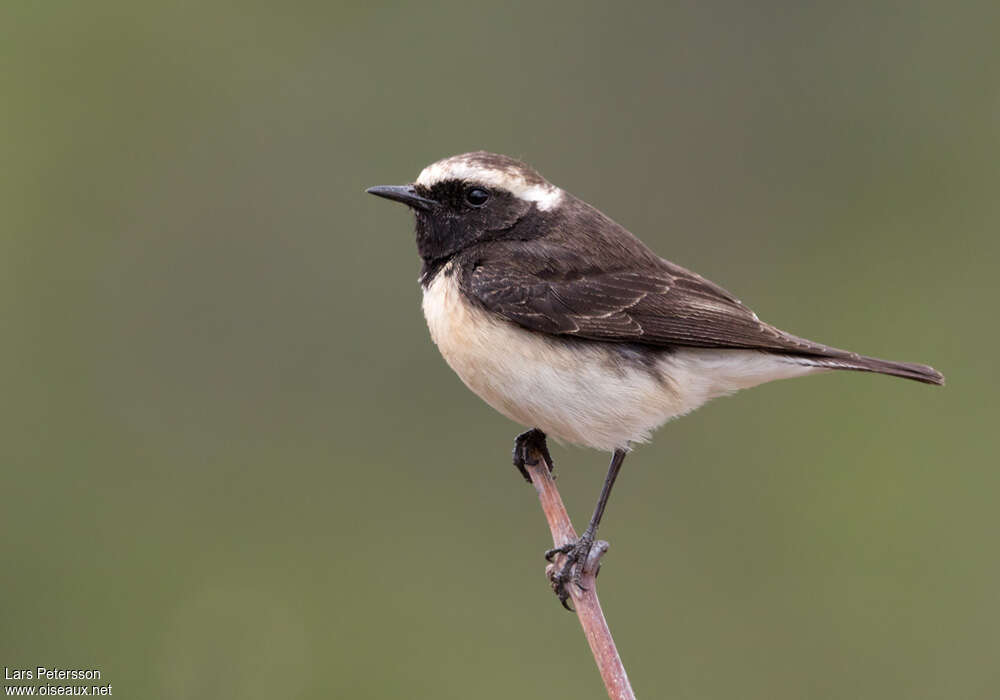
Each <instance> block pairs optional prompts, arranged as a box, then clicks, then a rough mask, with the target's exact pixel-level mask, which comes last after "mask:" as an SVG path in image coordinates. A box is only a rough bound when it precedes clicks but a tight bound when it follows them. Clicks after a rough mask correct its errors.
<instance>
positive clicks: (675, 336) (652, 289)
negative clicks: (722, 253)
mask: <svg viewBox="0 0 1000 700" xmlns="http://www.w3.org/2000/svg"><path fill="white" fill-rule="evenodd" d="M518 253H519V254H517V255H516V256H513V257H511V258H508V259H506V260H492V261H480V262H479V263H478V264H477V265H474V266H473V267H472V269H471V270H470V274H468V275H467V276H466V277H465V279H463V285H464V286H465V287H466V289H467V291H468V292H469V294H470V295H471V296H472V297H473V298H474V299H476V300H477V301H478V302H479V303H480V304H482V305H483V306H484V307H485V308H486V309H488V310H490V311H492V312H493V313H496V314H499V315H500V316H502V317H504V318H506V319H508V320H510V321H512V322H514V323H517V324H519V325H521V326H523V327H525V328H529V329H531V330H534V331H540V332H543V333H550V334H553V335H569V336H577V337H580V338H588V339H591V340H602V341H616V342H632V343H643V344H647V345H655V346H670V345H687V346H696V347H709V348H747V349H761V350H769V351H779V352H780V351H785V352H789V353H793V354H807V355H822V356H828V357H851V356H854V354H853V353H848V352H846V351H843V350H837V349H835V348H831V347H828V346H825V345H821V344H819V343H813V342H810V341H808V340H804V339H802V338H797V337H795V336H793V335H790V334H788V333H785V332H783V331H780V330H778V329H777V328H775V327H774V326H771V325H770V324H767V323H764V322H762V321H760V320H759V319H758V318H757V316H756V314H754V313H753V312H752V311H751V310H750V309H748V308H747V307H745V306H744V305H743V304H741V303H740V301H739V300H738V299H736V297H734V296H733V295H732V294H730V293H729V292H727V291H726V290H725V289H723V288H721V287H719V286H718V285H715V284H713V283H712V282H709V281H708V280H706V279H704V278H703V277H701V276H699V275H696V274H695V273H693V272H690V271H688V270H685V269H684V268H682V267H680V266H679V265H674V264H673V263H670V262H668V261H666V260H659V261H658V262H657V263H649V262H644V264H643V265H642V266H641V267H640V268H639V269H621V268H617V269H616V268H612V269H595V268H594V267H593V266H592V265H591V266H590V267H585V263H583V262H582V261H580V260H577V261H575V262H576V263H577V264H574V261H573V260H572V259H569V260H567V259H566V258H565V257H562V256H560V257H559V258H558V260H555V259H553V258H552V257H550V256H538V257H535V256H533V255H532V254H531V253H530V252H528V251H526V250H524V249H522V250H520V251H518Z"/></svg>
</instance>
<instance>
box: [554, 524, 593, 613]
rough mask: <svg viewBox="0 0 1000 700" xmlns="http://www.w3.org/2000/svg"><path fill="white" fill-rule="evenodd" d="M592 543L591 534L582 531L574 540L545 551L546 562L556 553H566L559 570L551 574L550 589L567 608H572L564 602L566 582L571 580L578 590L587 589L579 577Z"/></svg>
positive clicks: (566, 597)
mask: <svg viewBox="0 0 1000 700" xmlns="http://www.w3.org/2000/svg"><path fill="white" fill-rule="evenodd" d="M593 545H594V540H593V536H592V535H589V534H588V533H584V536H583V537H581V538H580V539H578V540H577V541H576V542H568V543H566V544H564V545H562V546H561V547H555V548H553V549H550V550H548V551H546V552H545V559H546V561H548V562H552V560H553V559H554V558H555V556H556V555H557V554H564V555H566V561H564V562H563V564H562V566H561V567H559V571H558V572H555V573H554V574H553V575H552V589H553V590H554V591H555V593H556V595H557V596H558V597H559V602H560V603H562V606H563V607H564V608H566V609H567V610H572V608H570V607H569V606H568V605H567V604H566V601H567V600H568V599H569V590H568V587H567V584H568V583H570V582H572V583H573V584H574V585H575V586H576V587H577V588H578V589H579V590H581V591H586V590H587V587H586V586H584V585H583V583H581V578H582V574H583V569H584V567H585V566H586V565H587V560H588V558H589V555H590V550H591V548H592V547H593Z"/></svg>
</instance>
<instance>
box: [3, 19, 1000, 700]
mask: <svg viewBox="0 0 1000 700" xmlns="http://www.w3.org/2000/svg"><path fill="white" fill-rule="evenodd" d="M998 22H1000V8H998V6H997V4H996V3H995V2H991V1H990V2H982V3H978V4H977V3H972V2H969V3H931V2H922V3H921V2H916V3H894V2H877V3H826V4H823V5H818V4H816V5H814V4H804V3H798V2H764V3H756V4H753V5H751V4H748V3H742V2H722V3H698V2H682V3H645V4H630V5H627V6H626V5H618V4H611V3H609V4H601V3H581V2H565V3H562V4H548V3H540V4H530V5H527V4H526V5H523V6H515V5H510V4H506V3H485V4H482V5H478V6H477V5H475V4H469V3H463V2H446V3H438V4H429V3H420V4H417V3H414V4H404V3H394V4H393V3H388V4H379V3H360V2H353V3H343V4H341V3H328V2H316V1H315V0H313V1H308V0H306V1H300V2H288V3H281V4H278V3H265V2H243V3H231V2H207V3H206V2H203V3H194V2H179V3H162V4H155V3H133V2H118V3H105V2H86V3H83V2H78V3H61V2H30V3H29V2H20V1H15V0H10V1H8V2H6V3H4V5H3V8H2V10H0V56H2V61H3V71H2V74H0V81H2V82H0V115H2V116H0V126H2V129H3V132H2V138H0V163H2V165H0V208H2V217H0V224H2V230H0V284H2V292H0V305H2V315H0V318H2V327H3V341H2V344H0V390H2V393H3V401H2V403H0V411H2V414H3V415H2V422H0V425H2V428H0V430H2V433H0V479H2V481H0V493H2V499H0V546H2V564H0V665H5V666H8V667H12V668H13V667H33V666H36V665H45V666H57V665H58V666H65V667H85V666H96V667H98V668H100V669H101V670H102V672H103V674H104V679H105V681H106V682H110V683H112V684H113V685H114V694H115V695H116V696H120V697H126V698H277V697H287V698H328V697H343V698H435V699H437V698H463V699H464V698H483V699H489V698H521V697H523V698H536V697H574V698H600V697H603V692H604V691H603V689H602V688H601V686H600V681H599V678H598V676H597V673H596V670H595V669H594V668H593V661H592V659H591V657H590V655H589V653H588V651H587V649H586V646H585V643H584V640H583V637H582V635H581V633H580V630H579V628H578V625H577V623H576V621H575V619H574V618H573V617H571V616H570V615H568V614H566V613H564V612H563V611H562V610H561V609H560V608H559V605H558V603H557V601H556V600H555V598H554V597H553V596H552V595H551V593H550V592H549V591H548V589H547V586H546V584H545V582H544V580H543V576H542V569H543V562H542V560H541V552H542V550H543V549H545V547H546V546H548V545H549V542H550V540H549V539H548V532H547V529H546V526H545V523H544V521H543V519H542V516H541V514H540V511H539V508H538V504H537V501H536V499H535V495H534V493H533V491H532V490H531V489H530V488H529V487H527V486H526V485H525V484H524V483H523V482H522V481H521V480H520V478H519V477H518V476H517V474H516V472H515V471H514V469H513V468H512V467H511V466H510V460H509V452H510V446H511V440H512V438H513V437H514V435H515V434H516V433H517V432H518V431H519V430H520V428H519V427H518V426H516V425H514V424H512V423H510V422H508V421H507V420H505V419H504V418H502V417H500V416H499V415H497V414H496V413H494V412H493V411H492V410H491V409H489V408H488V407H487V406H486V405H485V404H483V403H481V402H480V400H479V399H477V398H476V397H474V396H473V395H472V394H470V393H469V392H468V391H467V390H466V389H465V388H464V387H463V386H462V384H461V383H460V381H459V380H458V379H457V378H456V377H455V376H454V375H453V374H452V373H451V371H450V370H449V369H448V368H447V366H446V365H445V364H444V362H443V361H442V360H441V358H440V357H439V356H438V354H437V352H436V350H435V348H434V347H433V345H432V343H431V341H430V339H429V337H428V334H427V331H426V328H425V326H424V321H423V319H422V317H421V313H420V308H419V301H420V293H419V289H418V286H417V284H416V277H417V273H418V269H419V262H418V260H417V257H416V254H415V247H414V243H413V238H412V221H411V217H410V215H409V214H408V213H407V212H406V211H405V210H404V209H403V208H401V207H398V206H392V205H390V204H387V203H386V202H384V201H379V200H376V199H374V198H372V197H369V196H367V195H365V194H364V193H363V190H364V188H365V187H367V186H370V185H374V184H397V183H402V182H408V181H411V180H412V179H413V178H415V177H416V175H417V173H418V172H419V171H420V169H421V168H422V167H423V166H424V165H425V164H427V163H429V162H431V161H433V160H436V159H438V158H441V157H444V156H446V155H451V154H454V153H459V152H463V151H467V150H472V149H478V148H485V149H489V150H494V151H499V152H503V153H508V154H511V155H515V156H519V157H522V158H524V159H525V160H527V161H528V162H530V163H532V164H533V165H535V166H536V167H537V168H538V169H539V170H540V171H541V172H542V173H543V174H544V175H546V176H547V177H548V178H549V179H550V180H552V181H553V182H555V183H557V184H559V185H561V186H563V187H565V188H566V189H568V190H570V191H572V192H574V193H576V194H578V195H580V196H581V197H583V198H585V199H587V200H588V201H590V202H592V203H594V204H595V205H597V206H598V207H600V208H601V209H603V210H604V211H605V212H607V213H608V214H609V215H611V216H612V217H614V218H615V219H617V220H618V221H620V222H621V223H623V224H624V225H626V226H627V227H629V228H630V229H631V230H633V231H634V232H636V233H637V234H638V235H640V236H641V237H642V238H643V239H644V240H645V241H646V242H647V243H649V244H650V245H651V246H652V247H653V248H654V249H656V250H657V251H658V252H660V253H661V254H663V255H664V256H666V257H669V258H671V259H672V260H675V261H677V262H679V263H681V264H683V265H686V266H688V267H691V268H693V269H695V270H697V271H699V272H701V273H702V274H704V275H706V276H708V277H709V278H711V279H714V280H716V281H718V282H720V283H722V284H724V285H725V286H726V287H728V288H730V289H731V290H732V291H734V292H735V293H736V294H737V295H739V296H740V297H742V298H743V299H744V300H745V301H747V302H748V303H749V304H750V305H752V306H753V307H754V308H755V309H757V310H758V312H759V313H760V314H761V316H762V317H764V318H766V319H768V320H770V321H772V322H774V323H776V324H778V325H780V326H782V327H784V328H787V329H789V330H791V331H793V332H795V333H798V334H801V335H805V336H808V337H812V338H815V339H817V340H820V341H824V342H829V343H834V344H838V345H842V346H848V347H850V348H852V349H856V350H859V351H862V352H866V353H870V354H875V355H880V356H885V357H890V358H893V359H900V360H914V361H923V362H928V363H931V364H934V365H935V366H937V367H938V368H939V369H941V370H942V371H943V372H944V373H945V374H946V375H947V377H948V381H949V386H947V387H946V388H944V389H934V388H930V387H927V386H923V385H919V384H916V383H909V382H903V381H898V380H892V379H889V378H885V377H874V376H866V375H852V374H839V375H836V376H834V375H829V376H823V377H818V378H811V379H804V380H799V381H795V382H779V383H776V384H772V385H768V386H765V387H761V388H759V389H756V390H754V391H751V392H745V393H743V394H740V395H738V396H737V397H735V398H731V399H725V400H719V401H717V402H715V403H713V404H710V405H709V406H707V407H705V408H704V409H702V410H701V411H699V412H698V413H696V414H694V415H692V416H690V417H688V418H684V419H683V420H680V421H678V422H676V423H672V424H670V425H668V426H667V427H666V428H664V429H662V430H661V431H660V432H659V433H658V434H657V436H656V440H655V442H654V443H653V444H652V445H650V446H646V447H643V448H641V449H639V450H638V451H637V452H636V453H635V454H634V455H633V456H632V457H631V458H630V459H629V461H628V462H627V463H626V466H625V470H624V473H623V478H622V479H621V481H620V482H619V486H618V488H617V491H616V493H615V497H614V499H613V500H612V502H611V506H610V508H609V511H608V518H607V521H606V525H605V527H604V528H603V530H602V535H603V536H604V537H606V538H607V539H608V540H610V541H611V542H612V549H611V551H610V553H609V555H608V556H607V558H606V560H605V567H604V575H603V576H602V577H601V595H602V600H603V602H604V605H605V609H606V612H607V614H608V617H609V620H610V622H611V625H612V629H613V631H614V632H615V636H616V638H617V641H618V644H619V646H620V649H621V652H622V654H623V657H624V660H625V662H626V665H627V667H628V669H629V671H630V674H631V677H632V680H633V682H634V686H635V689H636V692H637V693H638V694H639V695H640V697H646V698H699V699H702V698H727V699H728V698H768V699H770V698H907V699H908V700H913V699H917V698H995V697H997V693H998V692H1000V691H998V687H1000V670H998V669H1000V663H998V658H1000V595H998V591H1000V564H998V561H997V551H998V549H997V530H998V525H1000V517H998V513H997V505H996V502H997V497H996V494H997V492H998V490H1000V477H998V470H997V461H998V460H997V455H996V445H997V440H996V424H997V421H998V419H1000V412H998V409H997V404H996V400H995V392H996V390H997V371H996V359H995V355H996V348H997V345H998V343H1000V332H998V329H997V321H996V318H997V301H998V300H1000V298H998V297H1000V293H998V281H997V254H998V252H1000V242H998V238H1000V237H998V235H997V233H998V230H1000V197H998V182H1000V129H998V124H1000V50H998V48H997V38H996V36H997V35H996V28H997V26H998ZM554 452H555V458H556V461H557V467H558V470H559V475H560V477H561V479H560V482H559V483H560V485H561V488H562V489H563V495H564V497H565V499H566V501H567V503H568V504H569V506H570V508H571V511H572V513H573V514H574V517H575V518H576V519H577V523H578V524H580V525H582V524H583V522H584V520H585V518H586V517H587V516H588V515H589V512H590V509H591V508H592V504H593V501H594V499H595V497H596V495H597V492H598V490H599V486H600V482H601V479H602V477H603V473H604V469H605V465H606V461H607V456H606V455H603V454H599V453H596V452H589V451H584V450H579V449H571V448H565V447H556V448H555V450H554Z"/></svg>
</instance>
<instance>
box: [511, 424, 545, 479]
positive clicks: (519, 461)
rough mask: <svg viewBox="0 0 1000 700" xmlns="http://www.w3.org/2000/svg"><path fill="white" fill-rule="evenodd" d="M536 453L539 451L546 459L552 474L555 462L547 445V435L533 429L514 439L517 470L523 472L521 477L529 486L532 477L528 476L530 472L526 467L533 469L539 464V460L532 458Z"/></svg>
mask: <svg viewBox="0 0 1000 700" xmlns="http://www.w3.org/2000/svg"><path fill="white" fill-rule="evenodd" d="M535 451H538V453H539V454H541V455H542V457H544V458H545V463H546V464H548V465H549V471H550V472H551V471H552V468H553V466H554V465H555V462H553V461H552V455H550V454H549V446H548V445H547V444H546V443H545V433H543V432H542V431H541V430H539V429H538V428H532V429H531V430H529V431H527V432H525V433H521V434H520V435H518V436H517V437H516V438H514V466H515V467H517V470H518V471H519V472H521V476H523V477H524V480H525V481H527V482H528V483H529V484H530V483H531V476H530V475H529V474H528V470H527V469H525V468H524V465H526V464H527V465H528V466H529V467H533V466H535V465H536V464H538V460H537V459H535V458H534V457H532V456H531V455H532V453H533V452H535Z"/></svg>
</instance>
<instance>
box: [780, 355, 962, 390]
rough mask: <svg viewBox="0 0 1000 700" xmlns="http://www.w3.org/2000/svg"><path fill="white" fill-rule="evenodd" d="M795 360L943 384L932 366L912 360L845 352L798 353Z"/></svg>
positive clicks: (939, 375)
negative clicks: (825, 354) (833, 354)
mask: <svg viewBox="0 0 1000 700" xmlns="http://www.w3.org/2000/svg"><path fill="white" fill-rule="evenodd" d="M795 359H796V360H797V361H805V362H806V363H808V364H810V365H815V366H816V367H829V368H830V369H849V370H854V371H856V372H876V373H878V374H889V375H892V376H893V377H903V378H904V379H913V380H914V381H918V382H923V383H924V384H935V385H937V386H942V385H943V384H944V375H943V374H941V373H940V372H938V371H937V370H936V369H934V368H933V367H928V366H927V365H918V364H915V363H912V362H892V361H890V360H880V359H878V358H877V357H866V356H865V355H856V354H854V353H848V352H845V353H844V354H843V356H826V357H824V356H817V355H798V356H796V357H795Z"/></svg>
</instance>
